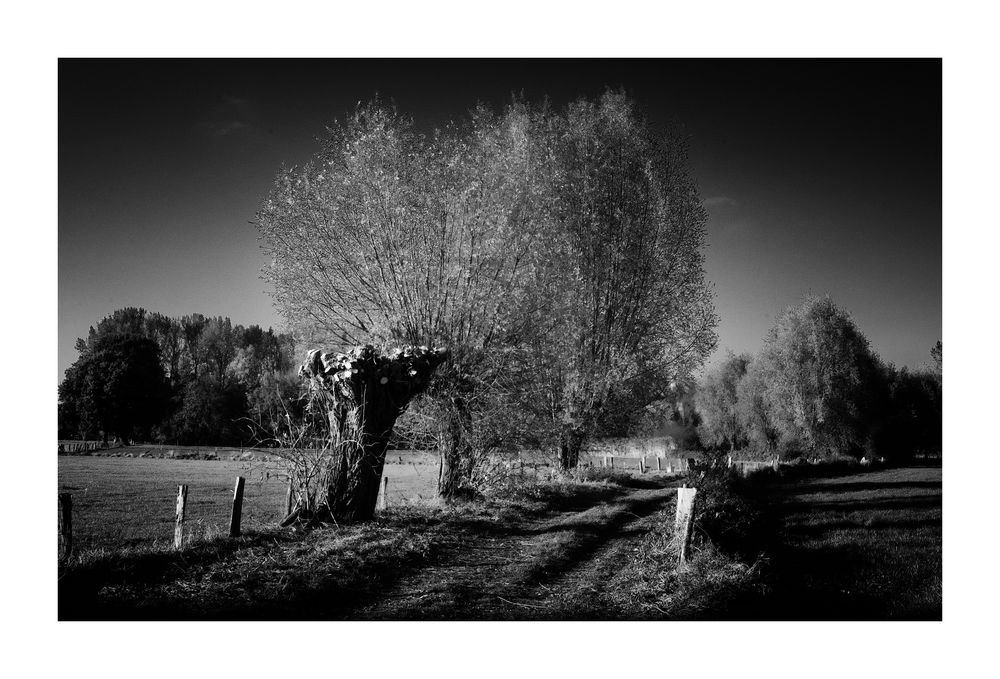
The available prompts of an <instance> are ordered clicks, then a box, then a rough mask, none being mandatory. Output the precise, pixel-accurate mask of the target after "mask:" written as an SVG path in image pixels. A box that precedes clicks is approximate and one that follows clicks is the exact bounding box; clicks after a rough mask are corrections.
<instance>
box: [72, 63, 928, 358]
mask: <svg viewBox="0 0 1000 679" xmlns="http://www.w3.org/2000/svg"><path fill="white" fill-rule="evenodd" d="M608 86H611V87H620V86H621V87H624V88H625V89H626V90H627V91H628V92H629V93H630V94H631V95H632V96H633V97H634V98H635V99H636V100H637V101H638V102H639V103H640V104H641V105H642V106H643V108H644V109H645V110H646V112H647V114H648V115H649V116H650V117H651V118H652V119H654V120H661V119H663V120H665V119H668V118H672V119H677V120H680V121H681V122H683V123H684V125H685V126H686V128H687V130H688V131H689V133H690V135H691V142H692V145H691V162H692V165H693V168H694V172H695V175H696V176H697V178H698V182H699V185H700V189H701V194H702V197H703V198H704V200H705V203H706V206H707V207H708V210H709V215H710V217H709V224H708V233H709V248H708V250H707V269H708V277H709V280H711V281H712V282H713V283H714V285H715V291H716V307H717V311H718V313H719V315H720V317H721V323H720V326H719V336H720V337H719V350H718V351H717V352H716V356H715V357H716V358H717V357H718V356H721V355H723V354H724V352H725V351H726V350H727V349H732V350H734V351H756V350H757V349H758V348H759V346H760V342H761V339H762V337H763V336H764V334H765V333H766V331H767V329H768V328H769V327H770V326H771V325H772V323H773V321H774V318H775V316H776V315H777V314H778V313H779V312H780V311H781V310H782V309H783V308H784V307H786V306H788V305H790V304H795V303H797V302H798V301H800V300H801V299H802V298H803V296H805V295H806V294H810V293H812V294H826V293H829V294H830V295H831V296H832V297H833V299H834V300H836V301H837V302H838V303H839V304H840V305H841V306H843V307H845V308H846V309H847V310H848V311H850V312H851V313H852V314H853V316H854V318H855V320H856V321H857V323H858V325H859V326H860V327H861V329H862V331H863V332H865V334H866V335H867V336H868V338H869V339H870V340H871V342H872V345H873V347H874V348H875V350H876V351H877V352H878V353H879V354H880V355H881V356H882V357H883V358H884V359H885V360H888V361H893V362H895V363H896V364H897V365H909V366H914V367H915V366H917V365H919V364H921V363H924V362H926V361H927V360H928V355H929V350H930V347H931V345H932V344H933V343H934V342H935V341H936V340H938V339H939V338H940V337H941V62H940V61H939V60H878V61H870V60H775V61H771V60H765V61H759V60H739V61H730V60H648V61H647V60H557V61H552V60H548V61H519V60H495V61H490V60H452V61H426V60H405V61H395V60H371V61H365V60H310V61H300V60H263V61H257V60H235V61H202V60H138V61H126V60H97V61H92V60H65V59H64V60H60V63H59V285H58V288H59V374H60V375H61V374H62V371H63V370H64V369H65V368H66V367H67V366H69V364H70V363H72V362H73V361H74V360H75V359H76V352H75V351H74V349H73V343H74V341H75V339H76V338H77V337H81V336H85V335H86V332H87V329H88V327H89V326H90V325H92V324H96V323H97V321H98V320H99V319H100V318H102V317H104V316H105V315H107V314H109V313H111V312H112V311H113V310H115V309H117V308H120V307H124V306H142V307H144V308H146V309H148V310H152V311H159V312H161V313H165V314H168V315H171V316H173V315H181V314H187V313H193V312H200V313H203V314H206V315H222V316H229V317H230V318H232V319H233V321H234V322H238V323H243V324H249V323H258V324H261V325H263V326H265V327H266V326H268V325H273V326H274V327H275V328H276V329H277V328H279V327H281V326H282V321H281V319H280V318H279V317H278V316H277V314H276V313H275V312H274V310H273V308H272V306H271V300H270V298H269V297H268V296H267V295H266V294H265V286H264V284H263V283H262V282H261V281H260V280H259V278H258V274H259V270H260V267H261V266H262V264H263V257H262V256H261V254H260V251H259V249H258V246H257V243H256V232H255V230H254V228H253V227H252V226H251V225H250V224H249V222H250V221H251V220H252V219H253V216H254V213H255V211H256V209H257V206H258V204H259V202H260V201H261V199H262V198H263V197H264V196H265V195H266V193H267V191H268V188H269V186H270V183H271V180H272V178H273V177H274V175H275V173H276V171H277V170H278V168H279V167H280V166H281V164H282V163H285V164H288V165H294V164H298V163H302V162H304V161H306V160H308V159H309V157H310V156H311V155H312V153H313V152H314V151H316V150H317V148H318V146H317V143H316V138H317V137H318V136H320V135H321V134H322V132H323V129H324V125H325V124H326V123H328V122H330V121H331V120H333V119H334V118H342V117H343V116H344V115H345V113H347V112H348V111H350V110H351V109H352V108H353V107H354V105H355V104H356V103H357V102H358V101H361V100H368V99H371V98H372V97H374V96H375V95H376V94H379V95H380V96H381V97H382V98H384V99H392V100H394V101H395V102H396V104H397V105H398V106H399V108H400V109H401V110H402V111H404V112H406V113H408V114H410V115H411V116H412V117H414V118H415V119H416V121H417V122H418V124H421V125H426V126H428V127H430V126H433V125H435V124H440V123H442V122H444V121H446V120H447V119H449V118H453V117H460V116H461V115H462V114H463V113H464V112H465V111H466V110H467V109H469V108H471V107H472V106H473V105H474V104H475V103H476V102H477V101H485V102H488V103H493V104H494V105H497V106H499V105H501V104H503V103H504V102H505V101H507V100H509V98H510V94H511V93H512V92H523V93H524V95H525V96H527V97H528V98H529V99H532V100H537V99H540V98H541V97H543V96H546V95H547V96H548V97H549V98H550V99H551V100H552V101H553V102H554V103H555V104H563V103H565V102H566V101H568V100H570V99H573V98H576V97H578V96H583V95H586V96H590V97H594V96H597V95H599V94H600V93H601V92H602V91H603V90H604V89H605V87H608Z"/></svg>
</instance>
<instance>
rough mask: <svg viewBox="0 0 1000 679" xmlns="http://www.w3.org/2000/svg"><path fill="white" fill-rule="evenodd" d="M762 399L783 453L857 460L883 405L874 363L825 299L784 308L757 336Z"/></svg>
mask: <svg viewBox="0 0 1000 679" xmlns="http://www.w3.org/2000/svg"><path fill="white" fill-rule="evenodd" d="M759 361H760V363H761V371H762V373H763V374H764V375H766V377H767V386H766V388H765V391H764V398H765V399H766V402H767V403H768V404H769V411H768V412H769V414H770V418H771V419H772V421H773V422H774V425H775V427H776V429H777V430H778V431H779V435H780V445H781V446H782V447H783V448H787V449H793V448H804V449H806V450H808V451H812V452H815V453H818V454H821V455H834V454H851V455H857V456H859V457H860V456H861V455H862V454H863V453H864V452H865V451H866V450H867V448H868V447H869V446H870V445H871V444H872V436H873V434H874V433H875V430H874V428H875V426H876V425H877V423H878V422H879V421H880V420H881V419H882V417H883V416H884V413H883V410H882V408H883V404H885V403H887V402H888V395H887V393H886V384H885V380H884V378H883V376H882V374H881V370H880V364H879V360H878V358H877V357H876V356H875V355H874V354H873V353H872V351H871V349H870V348H869V345H868V340H867V339H866V338H865V336H864V335H863V334H862V333H861V331H860V330H859V329H858V328H857V326H856V325H855V324H854V322H853V320H851V318H850V316H849V315H848V314H847V313H846V312H844V311H843V310H842V309H840V308H839V307H837V305H836V304H834V303H833V301H832V300H831V299H830V298H829V297H810V298H808V299H806V301H805V302H804V303H803V304H801V305H800V306H797V307H791V308H789V309H788V310H786V311H785V313H783V314H782V315H781V316H780V317H779V318H778V320H777V322H776V323H775V325H774V327H773V328H772V329H771V331H770V332H769V333H768V336H767V337H766V338H765V341H764V347H763V350H762V351H761V354H760V358H759Z"/></svg>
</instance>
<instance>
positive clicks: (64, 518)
mask: <svg viewBox="0 0 1000 679" xmlns="http://www.w3.org/2000/svg"><path fill="white" fill-rule="evenodd" d="M72 553H73V497H72V496H71V495H70V494H69V493H59V559H60V561H65V560H66V559H68V558H69V557H70V554H72Z"/></svg>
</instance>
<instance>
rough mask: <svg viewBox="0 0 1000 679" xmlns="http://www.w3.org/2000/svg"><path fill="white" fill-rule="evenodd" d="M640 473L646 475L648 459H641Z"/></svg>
mask: <svg viewBox="0 0 1000 679" xmlns="http://www.w3.org/2000/svg"><path fill="white" fill-rule="evenodd" d="M639 473H640V474H645V473H646V458H644V457H640V458H639Z"/></svg>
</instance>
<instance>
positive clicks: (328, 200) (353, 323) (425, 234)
mask: <svg viewBox="0 0 1000 679" xmlns="http://www.w3.org/2000/svg"><path fill="white" fill-rule="evenodd" d="M531 123H532V120H531V117H530V116H529V115H528V114H527V112H526V111H525V110H524V107H522V106H519V105H513V106H511V107H509V108H508V110H507V111H506V112H505V113H504V114H503V115H501V116H496V115H494V114H492V113H490V112H489V111H487V110H486V109H483V108H480V109H477V110H476V111H474V112H473V113H472V115H471V116H470V118H469V120H467V121H466V122H464V123H463V124H462V125H449V126H448V127H447V128H445V129H444V130H437V131H435V132H434V133H433V134H431V135H423V134H420V133H418V132H417V131H416V130H415V129H414V126H413V124H412V121H410V120H408V119H406V118H404V117H403V116H401V115H400V114H398V113H397V112H396V111H394V110H392V109H388V108H385V107H383V106H380V105H378V104H374V105H368V106H362V107H359V109H358V110H357V111H356V113H355V114H354V115H353V116H352V117H351V118H350V119H349V120H347V121H346V122H345V123H343V124H338V125H335V126H334V127H332V128H331V129H330V133H329V137H328V138H327V140H326V142H325V144H324V146H323V149H322V151H321V152H320V153H319V154H318V155H317V156H316V158H315V159H314V160H313V162H311V163H309V164H307V165H306V166H304V167H303V168H300V169H293V170H287V171H283V172H282V173H281V174H280V175H279V176H278V178H277V180H276V182H275V187H274V190H273V191H272V193H271V195H270V197H269V198H268V199H267V201H266V202H265V204H264V206H263V207H262V209H261V211H260V213H259V214H258V220H257V225H258V228H259V230H260V233H261V240H262V243H263V247H264V249H265V251H266V252H267V253H268V255H269V256H270V258H271V261H272V264H271V265H270V266H269V267H267V268H266V269H265V272H264V276H265V279H266V280H268V281H269V282H270V283H271V284H273V286H274V289H275V300H276V304H277V306H278V308H279V310H280V311H281V312H282V314H283V315H284V316H285V318H286V319H287V320H288V322H289V324H290V325H291V326H292V327H293V328H294V329H295V331H296V332H297V334H298V335H299V336H300V337H302V338H304V339H305V341H307V342H313V343H322V344H325V345H327V346H331V347H332V348H333V349H340V350H342V351H346V350H347V348H348V347H350V346H366V345H374V347H375V348H376V354H377V355H382V356H384V352H385V351H386V350H387V349H389V348H391V347H394V346H399V345H404V346H407V345H409V346H417V347H419V346H423V347H435V346H437V347H447V348H448V352H447V353H446V354H445V353H438V354H435V355H440V356H442V357H445V360H444V365H441V366H440V367H439V368H437V378H436V379H435V383H434V384H433V385H425V387H426V386H430V387H431V389H430V393H431V394H433V397H434V398H435V400H436V401H437V403H438V404H439V405H440V406H441V408H442V412H443V413H444V416H443V417H442V418H441V420H440V422H441V426H440V429H439V431H438V440H439V443H440V450H441V472H440V475H439V477H440V478H439V491H440V492H441V494H442V495H445V496H450V495H452V494H454V493H455V492H457V490H458V489H459V487H460V486H461V485H462V482H463V480H462V479H461V478H460V476H461V474H460V470H461V469H462V465H459V464H457V463H456V462H457V461H458V459H459V458H461V457H462V456H463V455H464V454H465V452H466V447H467V441H468V439H467V437H466V436H465V435H464V433H465V432H466V431H467V429H468V428H469V427H470V426H472V425H473V424H474V421H475V413H474V412H473V410H472V404H474V403H475V402H476V401H477V397H476V394H477V392H479V391H482V390H483V389H485V388H487V387H488V386H489V385H491V384H493V383H494V380H493V379H491V378H490V375H488V374H486V373H487V371H488V370H489V369H490V367H491V366H497V365H498V364H499V363H500V362H499V361H497V360H496V359H495V356H494V352H495V350H496V347H497V346H503V345H505V344H506V343H507V340H508V339H509V338H512V337H514V336H515V335H516V334H517V332H518V330H519V328H520V327H521V326H522V325H523V324H524V322H525V319H524V318H522V317H520V316H519V315H518V314H517V313H516V311H517V306H516V304H515V302H516V299H515V298H514V297H513V296H512V291H514V290H516V289H517V288H518V287H519V286H520V279H521V278H522V277H523V275H524V270H525V265H526V262H527V254H528V251H529V247H530V246H531V244H532V240H533V239H532V228H531V226H532V218H533V215H534V214H535V204H536V201H537V195H538V191H537V190H536V189H535V183H536V181H537V177H538V176H539V174H538V173H536V172H533V171H532V169H533V164H535V163H537V162H538V160H539V159H538V156H537V154H536V152H535V150H534V146H533V135H532V134H531ZM425 351H426V349H425ZM366 355H367V354H366ZM366 360H367V359H366ZM373 360H374V359H373ZM434 367H437V364H436V363H435V366H434ZM427 377H428V378H429V375H428V376H427ZM421 390H422V389H421ZM342 397H344V398H346V396H343V395H342ZM406 402H408V400H407V401H405V402H403V403H402V404H399V405H403V406H405V403H406ZM365 412H366V413H367V415H366V416H371V417H377V418H378V420H379V421H381V422H393V423H394V422H395V419H396V417H397V416H398V414H399V413H398V412H397V413H394V414H393V415H392V417H388V416H385V415H383V414H381V413H376V412H374V411H372V410H367V411H365ZM337 426H340V424H338V425H337ZM366 426H367V425H366V424H364V423H358V427H357V428H358V429H360V430H365V428H366ZM348 485H350V484H348ZM339 502H340V500H339V499H337V500H335V501H334V504H337V503H339Z"/></svg>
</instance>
